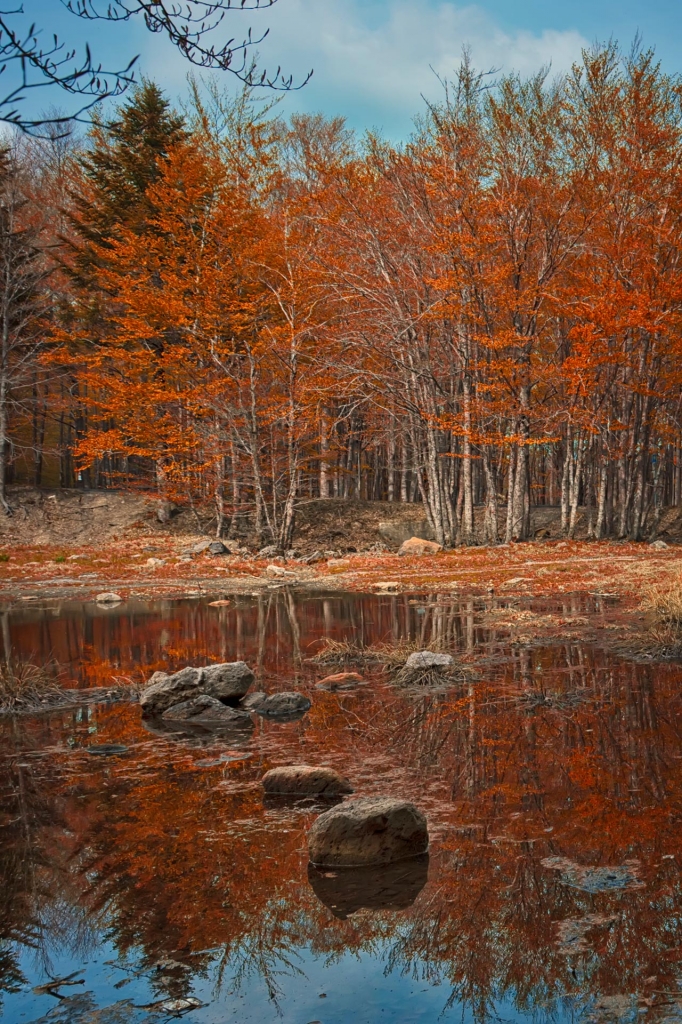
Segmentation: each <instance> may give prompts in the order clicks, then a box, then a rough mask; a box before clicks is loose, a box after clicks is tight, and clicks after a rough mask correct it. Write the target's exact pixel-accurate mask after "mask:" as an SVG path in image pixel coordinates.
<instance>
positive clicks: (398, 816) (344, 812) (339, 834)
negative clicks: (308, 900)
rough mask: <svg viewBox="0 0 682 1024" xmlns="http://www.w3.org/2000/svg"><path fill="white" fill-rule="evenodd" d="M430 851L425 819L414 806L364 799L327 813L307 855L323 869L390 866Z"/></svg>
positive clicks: (314, 831)
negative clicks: (374, 865) (375, 865)
mask: <svg viewBox="0 0 682 1024" xmlns="http://www.w3.org/2000/svg"><path fill="white" fill-rule="evenodd" d="M428 848H429V833H428V829H427V824H426V818H425V817H424V815H423V814H422V813H421V811H419V810H418V809H417V808H416V807H415V806H414V804H411V803H408V802H407V801H405V800H392V799H390V798H386V797H364V798H361V799H359V800H352V801H349V802H348V803H344V804H341V805H340V806H339V807H333V808H332V809H331V810H329V811H325V813H324V814H321V815H320V817H319V818H318V819H317V821H316V822H315V824H314V825H313V827H312V828H311V830H310V832H309V833H308V852H309V855H310V860H311V862H312V863H313V864H317V865H318V866H322V867H340V868H343V867H358V866H363V865H370V864H389V863H391V862H392V861H399V860H405V859H407V858H409V857H418V856H419V855H420V854H423V853H426V852H427V850H428Z"/></svg>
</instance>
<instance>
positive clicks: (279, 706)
mask: <svg viewBox="0 0 682 1024" xmlns="http://www.w3.org/2000/svg"><path fill="white" fill-rule="evenodd" d="M242 706H243V705H242ZM249 707H250V709H251V710H252V711H255V712H256V713H257V714H259V715H264V716H266V717H271V718H291V717H295V716H297V715H303V714H305V712H306V711H308V710H309V708H310V700H309V699H308V697H306V696H304V694H302V693H296V692H295V691H285V692H284V693H269V694H263V697H262V699H261V700H258V701H254V702H253V703H251V704H250V705H249Z"/></svg>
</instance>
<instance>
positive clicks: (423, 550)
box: [398, 537, 443, 555]
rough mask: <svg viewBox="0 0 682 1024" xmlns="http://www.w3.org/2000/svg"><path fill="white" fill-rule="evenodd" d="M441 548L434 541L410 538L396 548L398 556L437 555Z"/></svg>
mask: <svg viewBox="0 0 682 1024" xmlns="http://www.w3.org/2000/svg"><path fill="white" fill-rule="evenodd" d="M442 550H443V548H442V546H441V545H440V544H436V542H435V541H434V540H422V538H421V537H410V539H409V540H405V541H403V543H402V544H401V545H400V547H399V548H398V554H399V555H437V554H438V552H439V551H442Z"/></svg>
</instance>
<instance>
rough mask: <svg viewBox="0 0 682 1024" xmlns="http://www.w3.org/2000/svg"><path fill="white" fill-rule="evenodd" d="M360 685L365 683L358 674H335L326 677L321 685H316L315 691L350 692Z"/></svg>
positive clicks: (321, 681)
mask: <svg viewBox="0 0 682 1024" xmlns="http://www.w3.org/2000/svg"><path fill="white" fill-rule="evenodd" d="M358 683H364V679H363V678H362V676H361V675H360V674H359V673H358V672H335V673H334V675H331V676H325V677H324V679H321V680H320V682H319V683H316V684H315V689H317V690H350V689H352V688H353V686H355V685H356V684H358Z"/></svg>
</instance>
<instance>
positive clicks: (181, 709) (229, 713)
mask: <svg viewBox="0 0 682 1024" xmlns="http://www.w3.org/2000/svg"><path fill="white" fill-rule="evenodd" d="M162 717H163V718H164V720H170V721H171V722H195V723H197V724H198V725H208V724H210V725H214V724H215V725H226V726H229V727H230V728H237V729H253V719H252V718H251V716H250V715H249V714H247V713H246V711H237V709H236V708H228V707H227V706H226V705H225V704H221V702H220V701H219V700H216V698H215V697H209V695H208V694H207V693H202V694H200V696H198V697H192V699H191V700H185V701H182V702H181V703H180V704H174V705H173V707H172V708H169V709H168V711H166V712H164V714H163V716H162Z"/></svg>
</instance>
